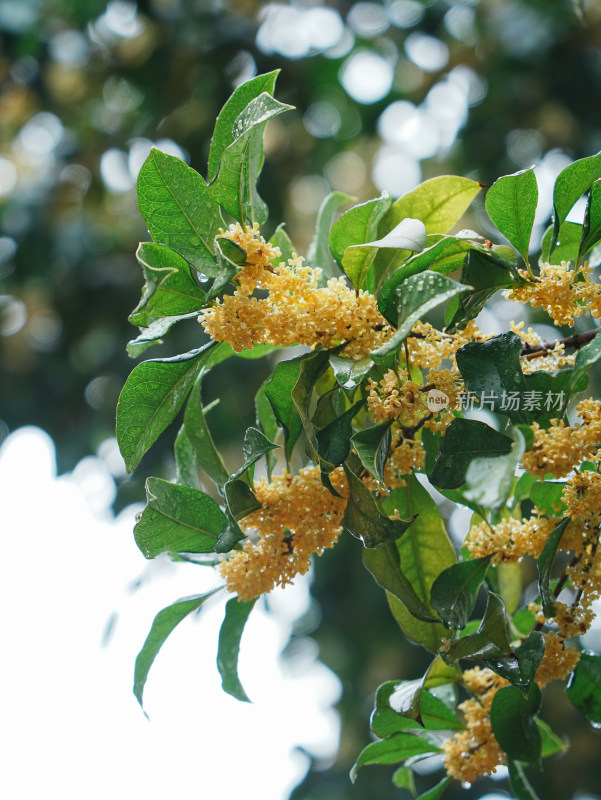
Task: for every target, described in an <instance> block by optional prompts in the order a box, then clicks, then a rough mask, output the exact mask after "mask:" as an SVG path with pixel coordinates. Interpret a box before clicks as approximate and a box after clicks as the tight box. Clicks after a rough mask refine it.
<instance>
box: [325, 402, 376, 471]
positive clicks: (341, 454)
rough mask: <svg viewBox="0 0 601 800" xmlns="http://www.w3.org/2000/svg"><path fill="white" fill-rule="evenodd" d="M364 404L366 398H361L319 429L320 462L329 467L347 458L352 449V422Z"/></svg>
mask: <svg viewBox="0 0 601 800" xmlns="http://www.w3.org/2000/svg"><path fill="white" fill-rule="evenodd" d="M364 405H365V400H359V402H357V403H355V405H354V406H351V408H349V409H348V411H345V412H344V414H340V416H337V417H336V418H335V419H334V420H333V421H332V422H331V423H330V424H329V425H327V426H326V427H325V428H322V429H321V430H320V431H317V433H316V435H315V440H316V443H317V454H318V456H319V458H320V462H322V461H323V462H325V464H326V465H327V466H328V467H332V466H340V464H342V462H343V461H345V460H346V458H347V456H348V454H349V452H350V449H351V436H352V434H353V425H352V422H353V419H354V417H355V416H356V415H357V414H358V413H359V411H360V410H361V409H362V408H363V406H364ZM322 468H323V467H322ZM327 471H328V472H329V471H330V469H329V468H328V470H327Z"/></svg>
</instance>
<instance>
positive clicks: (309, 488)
mask: <svg viewBox="0 0 601 800" xmlns="http://www.w3.org/2000/svg"><path fill="white" fill-rule="evenodd" d="M330 480H331V483H332V486H333V487H334V488H335V489H336V491H337V492H339V493H340V494H343V495H345V494H346V493H347V484H346V478H345V477H344V473H343V471H342V469H341V468H339V469H337V470H334V472H332V473H331V474H330ZM254 493H255V496H256V498H257V500H258V501H259V502H260V503H261V504H262V508H259V509H257V510H256V511H253V512H252V513H251V514H249V515H248V516H247V517H244V519H242V520H241V521H240V527H241V528H242V529H243V530H244V532H245V533H247V534H254V536H255V537H256V541H251V540H250V539H249V540H248V541H247V542H246V543H245V545H244V547H243V549H242V550H237V551H233V552H232V554H231V555H230V556H229V558H228V559H227V560H225V561H223V562H222V564H221V574H222V576H223V577H224V578H225V582H226V587H227V589H228V590H229V591H230V592H237V594H238V598H239V599H240V600H252V599H253V598H254V597H257V596H258V595H260V594H264V593H265V592H270V591H271V590H272V589H273V588H274V587H275V586H286V585H287V584H289V583H290V582H291V581H292V580H293V578H294V577H295V575H298V574H299V573H301V574H304V573H305V572H307V570H308V569H309V564H310V560H311V556H312V555H313V554H314V553H315V554H316V555H321V554H322V553H323V551H324V550H326V549H327V548H330V547H333V546H334V544H335V543H336V541H337V539H338V536H339V535H340V533H341V530H342V526H341V523H342V517H343V515H344V509H345V506H346V499H345V498H344V497H334V495H332V494H331V493H330V492H329V491H328V490H327V489H326V488H325V487H324V486H323V485H322V483H321V479H320V471H319V468H318V467H306V468H305V469H302V470H301V471H300V472H299V474H298V475H295V476H294V477H292V476H291V475H290V474H289V473H288V472H284V473H283V474H282V475H280V476H278V477H274V478H273V479H272V481H271V482H270V483H268V482H267V481H265V480H261V481H259V482H255V484H254Z"/></svg>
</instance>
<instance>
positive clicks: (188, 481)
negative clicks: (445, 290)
mask: <svg viewBox="0 0 601 800" xmlns="http://www.w3.org/2000/svg"><path fill="white" fill-rule="evenodd" d="M173 452H174V455H175V466H176V469H177V473H176V476H175V482H176V483H178V484H180V485H181V486H188V487H189V488H190V489H200V481H199V480H198V470H197V469H196V467H197V462H196V456H195V454H194V447H193V446H192V442H191V441H190V439H189V438H188V435H187V434H186V431H185V429H184V426H183V425H182V427H181V428H180V429H179V431H178V434H177V437H176V439H175V445H174V448H173Z"/></svg>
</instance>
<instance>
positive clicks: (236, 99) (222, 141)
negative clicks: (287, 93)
mask: <svg viewBox="0 0 601 800" xmlns="http://www.w3.org/2000/svg"><path fill="white" fill-rule="evenodd" d="M279 73H280V70H279V69H276V70H274V71H273V72H268V73H266V74H264V75H257V77H256V78H251V79H250V80H249V81H246V82H245V83H242V84H240V86H238V87H236V89H235V90H234V92H233V94H232V95H231V96H230V98H229V99H228V101H227V102H226V104H225V105H224V106H223V108H222V109H221V111H220V112H219V116H218V117H217V122H216V123H215V130H214V132H213V138H212V139H211V149H210V151H209V180H211V181H212V180H213V178H215V176H216V175H217V173H218V172H219V164H220V162H221V157H222V155H223V153H224V151H225V150H226V149H227V148H228V147H229V146H230V145H231V144H232V142H233V141H234V139H235V134H234V124H235V122H236V120H237V119H238V117H239V116H240V114H241V113H242V112H243V111H244V109H245V108H246V107H247V105H248V104H249V103H250V102H251V100H254V99H255V97H258V96H259V95H260V94H263V92H267V93H268V94H271V95H273V92H274V90H275V82H276V80H277V77H278V75H279Z"/></svg>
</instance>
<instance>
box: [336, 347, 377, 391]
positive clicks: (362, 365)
mask: <svg viewBox="0 0 601 800" xmlns="http://www.w3.org/2000/svg"><path fill="white" fill-rule="evenodd" d="M373 365H374V362H373V361H372V360H371V358H362V359H361V360H360V361H355V360H354V359H352V358H344V357H343V356H337V355H330V366H331V367H332V369H333V370H334V376H335V378H336V380H337V382H338V384H339V385H340V386H341V387H342V388H343V389H344V391H345V393H346V395H347V397H349V398H351V399H352V397H353V395H354V394H355V392H356V391H357V387H358V386H360V385H361V384H362V383H363V381H364V380H365V378H366V377H367V375H368V374H369V371H370V370H371V368H372V367H373Z"/></svg>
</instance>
